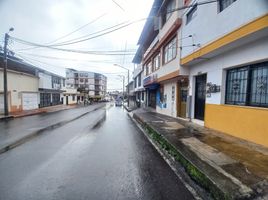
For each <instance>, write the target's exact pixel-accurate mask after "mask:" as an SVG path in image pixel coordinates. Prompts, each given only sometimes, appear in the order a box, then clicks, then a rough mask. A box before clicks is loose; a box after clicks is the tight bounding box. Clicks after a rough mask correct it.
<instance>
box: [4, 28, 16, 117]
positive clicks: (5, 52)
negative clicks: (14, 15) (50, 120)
mask: <svg viewBox="0 0 268 200" xmlns="http://www.w3.org/2000/svg"><path fill="white" fill-rule="evenodd" d="M13 30H14V29H13V28H10V29H9V32H10V31H13ZM8 39H9V35H8V33H6V34H5V43H4V111H5V116H8V91H7V44H8Z"/></svg>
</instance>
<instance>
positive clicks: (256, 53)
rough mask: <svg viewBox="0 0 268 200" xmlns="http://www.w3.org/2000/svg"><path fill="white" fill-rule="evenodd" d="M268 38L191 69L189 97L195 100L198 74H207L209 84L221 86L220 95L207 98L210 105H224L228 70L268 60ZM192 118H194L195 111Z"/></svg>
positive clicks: (215, 94)
mask: <svg viewBox="0 0 268 200" xmlns="http://www.w3.org/2000/svg"><path fill="white" fill-rule="evenodd" d="M267 52H268V37H266V38H262V39H259V40H256V41H254V42H251V43H249V44H247V45H243V46H241V47H239V48H237V49H234V50H232V51H229V52H227V53H225V54H222V55H219V56H217V57H214V58H212V59H210V60H207V61H204V62H201V63H198V64H197V65H193V66H191V67H186V68H189V70H190V77H189V79H190V82H189V95H191V96H192V99H193V100H194V94H195V76H197V75H198V74H200V73H201V74H204V73H206V74H207V82H212V83H213V84H217V85H221V92H220V93H212V94H211V97H207V98H206V103H208V104H224V99H225V78H226V69H228V68H232V67H236V66H243V65H245V64H248V63H255V62H258V61H259V62H261V61H263V60H268V54H267ZM192 108H194V101H192ZM191 110H192V114H191V116H192V117H193V116H194V109H191Z"/></svg>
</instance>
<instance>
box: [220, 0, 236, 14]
mask: <svg viewBox="0 0 268 200" xmlns="http://www.w3.org/2000/svg"><path fill="white" fill-rule="evenodd" d="M235 1H236V0H220V1H219V6H220V12H221V11H223V10H224V9H225V8H227V7H228V6H230V5H231V4H232V3H234V2H235Z"/></svg>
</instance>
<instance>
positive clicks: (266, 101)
mask: <svg viewBox="0 0 268 200" xmlns="http://www.w3.org/2000/svg"><path fill="white" fill-rule="evenodd" d="M226 84H227V86H226V103H227V104H233V105H246V106H259V107H268V62H264V63H259V64H254V65H249V66H246V67H240V68H236V69H231V70H228V71H227V80H226Z"/></svg>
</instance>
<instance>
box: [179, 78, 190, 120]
mask: <svg viewBox="0 0 268 200" xmlns="http://www.w3.org/2000/svg"><path fill="white" fill-rule="evenodd" d="M178 86H179V87H178V90H177V91H178V104H177V105H178V108H177V110H178V117H182V118H185V117H186V104H187V93H188V83H178Z"/></svg>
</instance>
